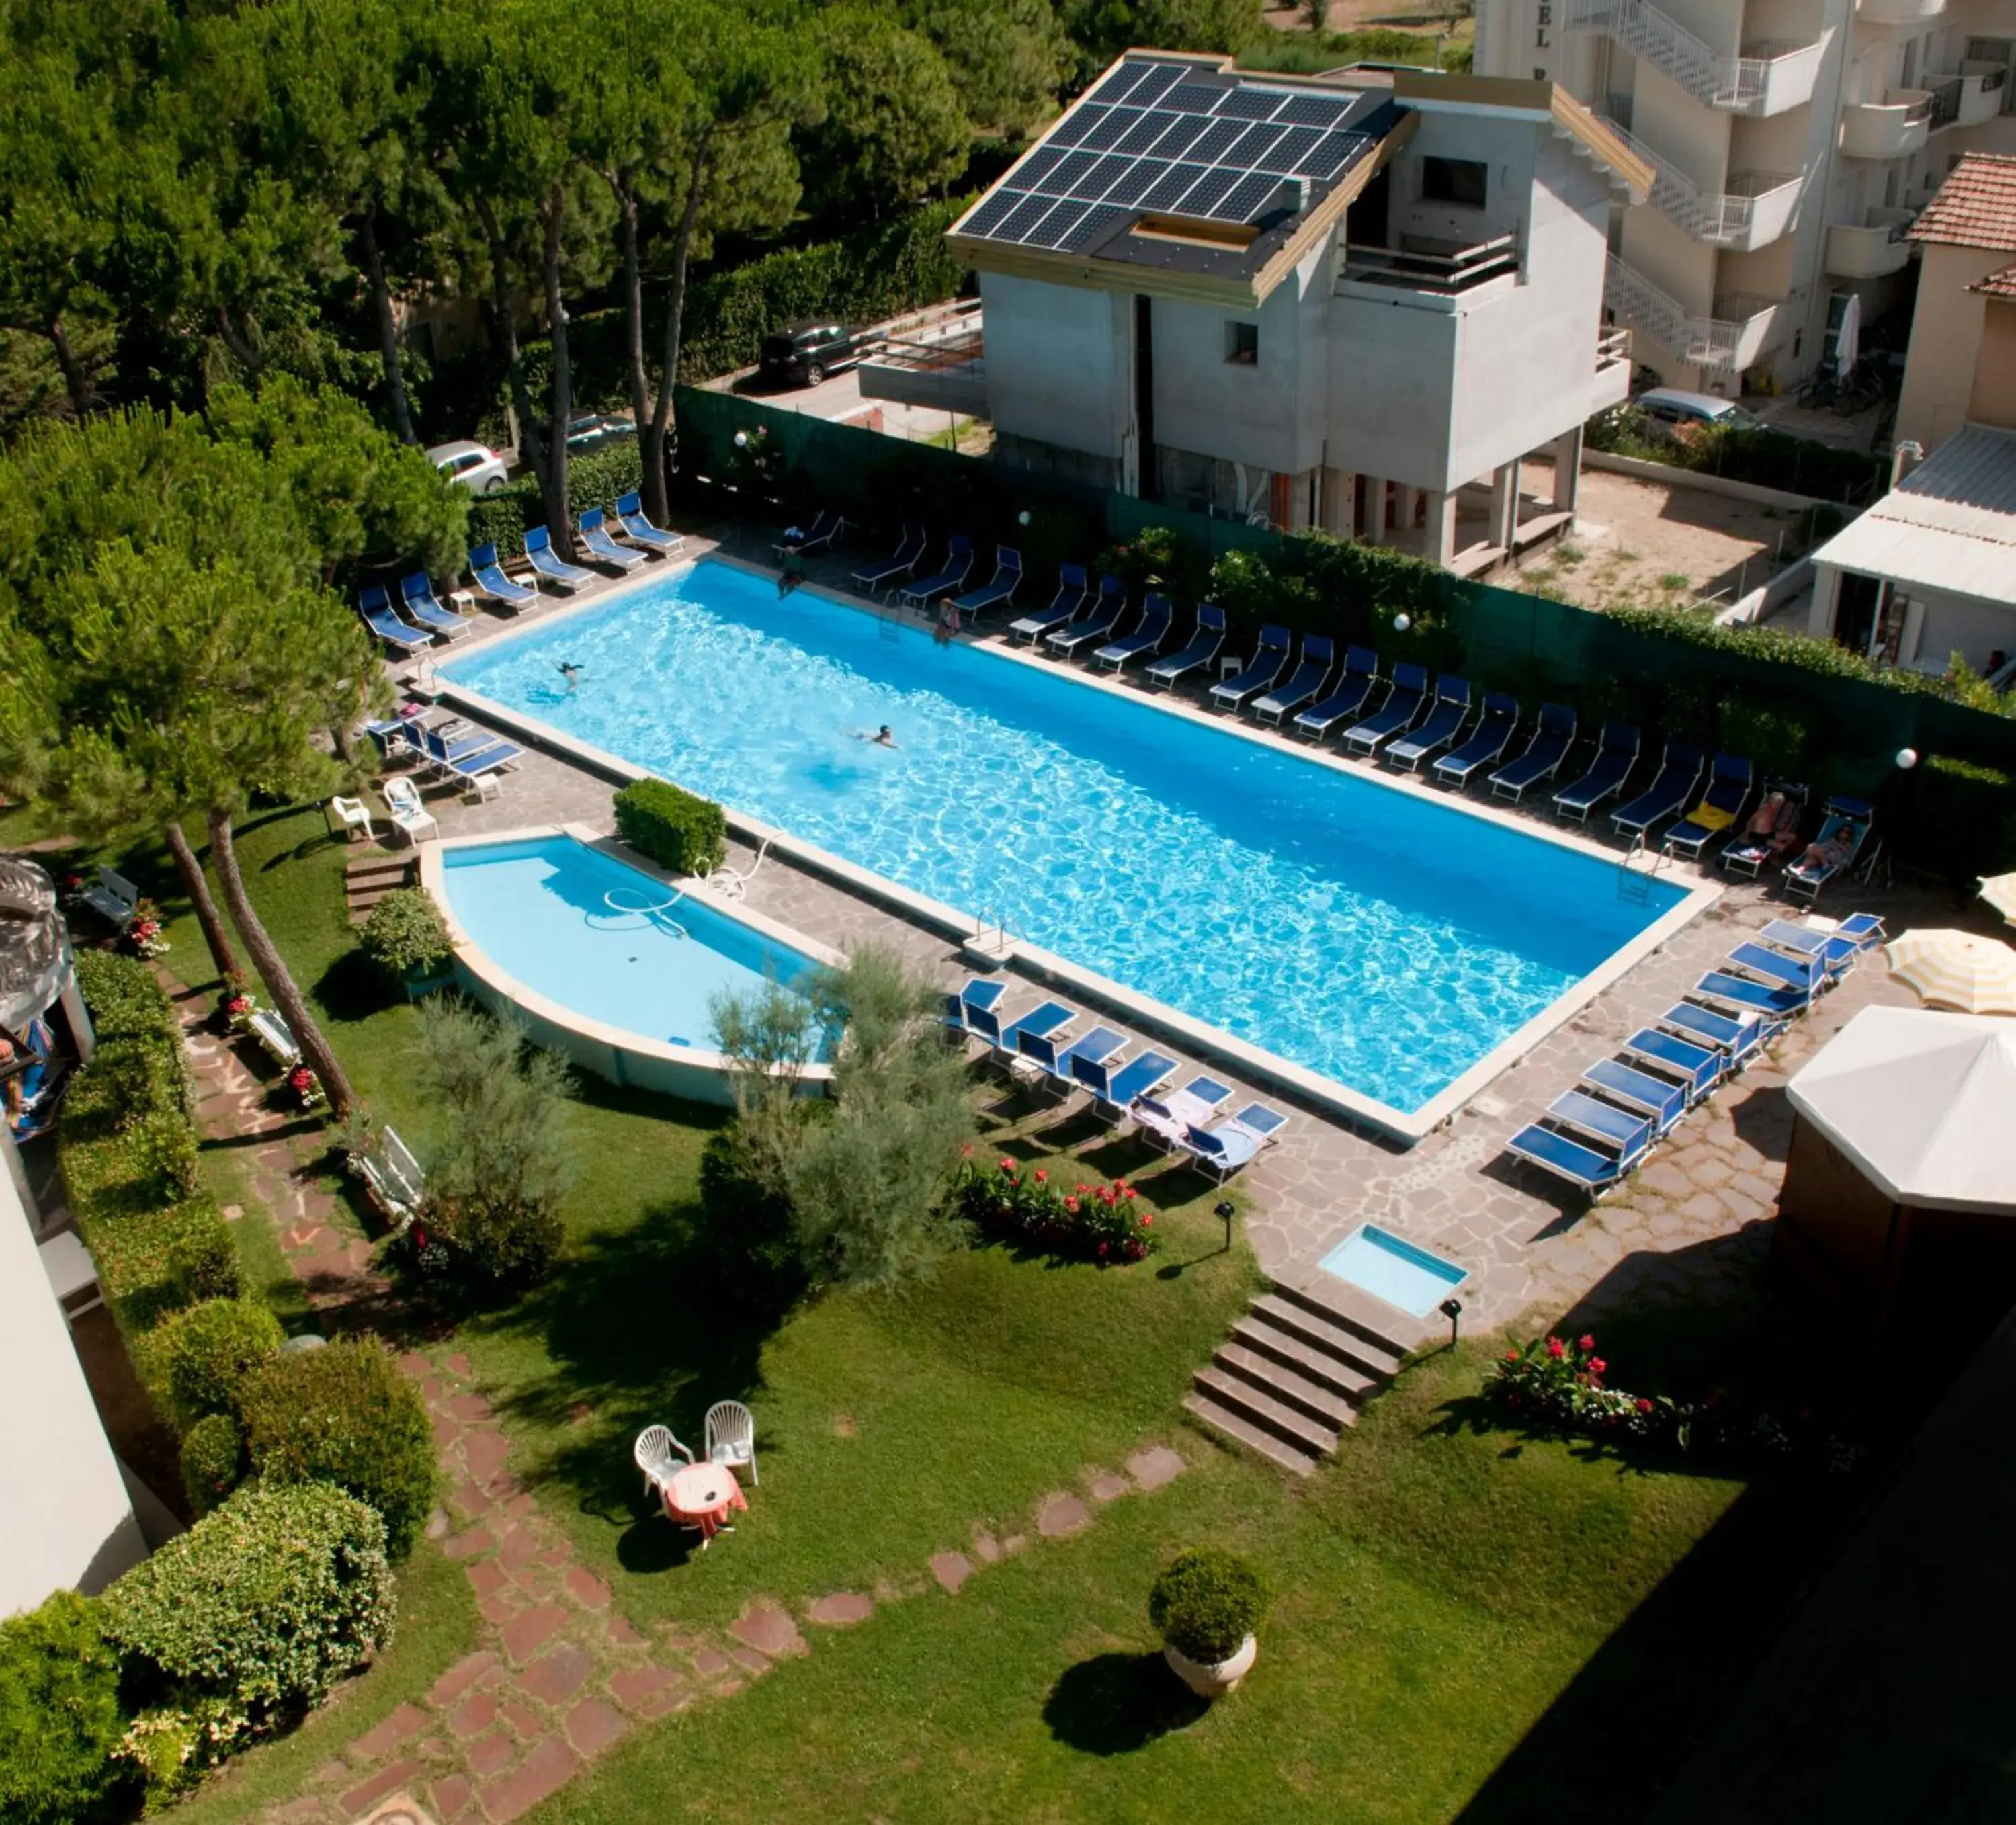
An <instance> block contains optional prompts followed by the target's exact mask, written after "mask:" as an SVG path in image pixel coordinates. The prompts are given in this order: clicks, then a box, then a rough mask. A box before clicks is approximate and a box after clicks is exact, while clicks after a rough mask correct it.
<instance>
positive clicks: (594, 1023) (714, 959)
mask: <svg viewBox="0 0 2016 1825" xmlns="http://www.w3.org/2000/svg"><path fill="white" fill-rule="evenodd" d="M610 848H613V845H610V844H607V841H606V840H605V839H601V838H599V837H596V835H595V833H593V832H592V831H586V830H581V831H576V830H561V829H554V828H548V829H545V830H531V831H520V832H517V833H513V834H510V835H508V836H504V837H477V838H467V839H463V840H461V841H451V842H447V843H438V844H427V845H425V846H423V848H422V849H421V851H420V859H421V881H422V884H423V885H424V886H425V887H427V891H428V892H429V893H430V894H431V895H433V896H434V900H435V902H436V903H437V905H439V906H440V907H441V910H442V911H443V913H445V915H446V916H447V918H448V925H449V930H450V934H451V935H452V937H453V938H454V939H455V962H456V965H457V969H458V973H459V974H460V976H461V977H462V979H463V982H464V984H465V985H466V986H467V987H469V988H472V989H473V990H474V992H476V993H477V995H479V996H480V997H481V999H483V1000H484V1001H485V1002H488V1003H489V1004H490V1005H491V1006H493V1007H496V1008H499V1009H500V1010H502V1009H506V1008H509V1009H510V1010H515V1012H516V1013H517V1015H518V1017H520V1019H521V1020H524V1023H525V1024H527V1026H528V1027H529V1028H531V1032H532V1035H533V1037H534V1038H536V1039H538V1040H539V1041H540V1042H542V1044H545V1045H550V1046H556V1048H558V1049H560V1050H561V1051H563V1052H564V1053H567V1055H568V1056H570V1057H571V1058H572V1059H574V1061H575V1062H576V1063H577V1064H581V1065H583V1066H585V1067H586V1068H588V1069H589V1070H591V1071H596V1072H598V1073H599V1074H601V1075H602V1076H604V1077H607V1078H610V1079H611V1080H612V1081H614V1082H617V1083H620V1084H637V1085H643V1087H645V1088H646V1089H661V1090H666V1091H669V1092H672V1093H674V1094H675V1095H679V1096H691V1097H693V1098H695V1099H697V1100H702V1101H706V1102H715V1103H725V1102H727V1101H728V1100H729V1092H728V1083H727V1078H726V1076H725V1067H724V1065H723V1063H722V1060H721V1058H720V1056H719V1055H718V1053H717V1052H716V1050H715V1035H714V1016H713V1013H712V1003H713V1001H714V998H715V996H716V995H719V994H722V993H723V992H746V991H747V990H749V989H751V988H757V987H760V986H761V984H762V983H763V982H764V981H766V980H772V979H773V980H775V981H779V982H781V983H783V984H784V985H785V986H786V987H787V988H788V987H793V986H795V985H797V984H799V983H800V982H801V981H803V980H804V979H805V977H807V976H808V975H809V974H811V973H812V970H814V969H815V968H816V967H817V966H818V965H819V964H820V963H830V962H833V961H835V960H837V959H835V958H834V956H833V953H832V952H830V951H827V950H826V949H825V948H824V947H823V946H819V945H814V944H812V941H810V940H809V939H807V938H802V937H801V936H799V935H798V934H795V933H790V932H787V931H785V930H783V927H779V926H778V925H776V924H775V923H773V922H772V921H770V920H765V919H760V918H758V916H756V915H754V914H753V913H748V912H747V911H745V910H744V909H740V908H733V909H731V908H730V907H729V906H728V905H725V904H724V903H723V902H722V900H721V899H720V898H718V896H716V895H712V894H709V893H707V892H706V891H705V890H704V889H700V888H696V887H693V886H692V885H690V884H686V885H685V886H683V887H682V886H678V885H674V884H670V883H668V882H667V881H665V880H663V879H662V878H661V877H659V876H657V875H655V874H653V873H647V872H646V870H644V869H641V868H636V867H633V866H631V865H630V864H629V863H628V862H625V861H623V860H622V859H621V858H620V857H619V856H617V855H614V854H611V853H610ZM819 1075H820V1076H821V1077H822V1078H823V1076H824V1075H825V1067H823V1065H822V1066H820V1067H819Z"/></svg>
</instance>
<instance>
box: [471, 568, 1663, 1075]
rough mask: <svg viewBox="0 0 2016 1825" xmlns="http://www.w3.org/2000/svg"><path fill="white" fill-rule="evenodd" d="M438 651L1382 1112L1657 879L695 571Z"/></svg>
mask: <svg viewBox="0 0 2016 1825" xmlns="http://www.w3.org/2000/svg"><path fill="white" fill-rule="evenodd" d="M563 659H566V660H571V661H574V662H576V663H578V664H580V665H581V667H582V668H584V669H583V673H582V676H581V681H580V684H579V687H578V689H577V690H576V691H574V693H567V691H566V690H564V689H563V688H562V686H561V682H560V677H559V675H558V673H557V671H556V664H557V662H558V661H560V660H563ZM441 671H442V674H443V675H445V676H446V677H448V678H450V679H453V680H454V682H456V683H457V684H458V685H460V686H463V687H464V688H466V689H470V690H472V691H474V692H477V693H480V694H481V695H482V696H484V697H488V698H490V699H491V700H493V701H495V702H497V703H500V704H507V705H509V706H510V707H513V708H514V709H516V710H517V711H521V712H523V713H524V714H526V715H531V716H535V717H537V718H539V719H540V720H541V721H542V722H545V723H546V724H548V725H550V726H552V727H553V728H555V729H559V730H560V731H562V732H563V733H566V734H567V735H571V736H574V737H576V738H577V739H578V740H583V741H587V742H590V743H593V744H594V745H596V747H600V748H603V749H604V750H606V751H608V752H610V753H612V754H619V755H621V756H622V757H623V758H625V759H627V760H629V761H634V762H635V763H636V764H638V765H640V766H644V767H648V768H650V769H651V770H652V771H653V772H657V773H661V774H663V775H664V776H666V777H667V778H668V779H675V780H677V781H679V783H680V784H682V785H683V786H686V787H689V788H690V789H691V790H694V791H696V792H701V793H704V794H707V796H708V797H712V798H715V799H718V800H719V801H722V803H724V804H725V805H729V806H732V807H733V808H736V809H737V810H740V811H742V812H746V813H747V814H748V815H751V816H752V817H754V818H758V819H761V820H763V821H765V822H766V823H772V824H775V825H777V826H779V827H781V828H783V829H784V830H789V831H790V832H791V833H793V834H794V835H796V836H797V837H801V838H803V839H804V840H805V841H808V842H812V843H815V844H819V846H820V847H821V848H824V849H826V850H828V851H830V852H832V853H833V854H834V855H839V856H841V857H843V858H844V859H847V860H848V861H850V862H855V863H856V864H858V865H859V866H862V867H864V868H867V869H873V870H874V871H875V872H876V873H879V874H881V875H883V876H885V877H887V878H888V879H890V880H895V881H896V882H898V883H900V884H902V885H903V886H905V887H910V888H913V889H914V890H916V891H919V892H921V893H924V894H928V895H931V896H932V897H934V898H937V899H939V900H941V901H944V902H946V903H948V904H949V905H952V906H956V907H958V908H959V909H961V910H962V911H964V912H967V913H972V914H974V915H976V916H995V917H1002V918H1005V919H1006V922H1007V923H1008V925H1009V927H1010V930H1013V931H1014V932H1016V933H1017V934H1020V935H1021V936H1023V937H1025V938H1028V939H1030V940H1031V941H1034V942H1035V943H1037V944H1039V945H1043V946H1044V947H1046V948H1048V949H1050V950H1053V951H1055V952H1058V953H1060V955H1062V956H1067V957H1069V958H1071V959H1072V960H1073V961H1074V962H1075V963H1079V964H1081V965H1082V966H1085V967H1087V968H1089V969H1093V970H1098V971H1100V973H1101V974H1104V975H1106V976H1108V977H1111V978H1112V979H1113V980H1114V981H1117V982H1119V983H1121V984H1125V986H1127V987H1129V988H1133V989H1136V990H1137V991H1139V992H1142V993H1144V994H1147V995H1154V996H1156V997H1157V998H1158V999H1161V1000H1162V1001H1165V1002H1168V1003H1169V1004H1170V1005H1172V1006H1175V1007H1176V1008H1179V1009H1180V1010H1183V1012H1185V1013H1189V1014H1190V1015H1192V1016H1193V1017H1197V1018H1198V1019H1200V1020H1204V1021H1207V1022H1208V1023H1210V1024H1212V1025H1214V1026H1216V1027H1219V1028H1222V1029H1223V1030H1225V1031H1228V1032H1230V1033H1233V1034H1236V1035H1238V1036H1239V1037H1240V1038H1244V1039H1245V1040H1247V1041H1248V1042H1251V1043H1252V1044H1255V1045H1257V1046H1264V1047H1265V1048H1266V1049H1268V1050H1269V1051H1271V1052H1273V1053H1276V1054H1278V1055H1279V1056H1281V1057H1283V1058H1287V1059H1289V1060H1292V1061H1294V1063H1296V1064H1300V1065H1303V1066H1305V1067H1308V1068H1309V1069H1310V1070H1312V1071H1316V1072H1319V1073H1320V1074H1324V1075H1326V1076H1328V1077H1330V1078H1334V1079H1335V1080H1337V1082H1341V1083H1344V1084H1346V1085H1350V1086H1351V1087H1352V1088H1353V1089H1356V1090H1359V1091H1360V1092H1363V1093H1364V1094H1366V1095H1369V1096H1374V1097H1377V1098H1378V1099H1379V1100H1381V1101H1383V1102H1384V1103H1388V1105H1390V1106H1391V1107H1395V1108H1397V1109H1399V1110H1409V1111H1411V1110H1415V1109H1417V1108H1419V1107H1420V1106H1421V1105H1422V1104H1423V1103H1425V1102H1426V1101H1427V1100H1428V1099H1429V1098H1430V1097H1431V1096H1434V1095H1435V1093H1436V1092H1438V1091H1439V1090H1441V1089H1444V1088H1445V1087H1446V1086H1447V1085H1449V1083H1450V1082H1452V1081H1453V1080H1454V1079H1455V1078H1456V1077H1458V1076H1460V1074H1462V1073H1463V1071H1466V1070H1467V1069H1468V1068H1469V1067H1471V1065H1472V1064H1475V1063H1476V1062H1477V1061H1478V1060H1479V1059H1480V1058H1481V1057H1482V1056H1484V1054H1485V1053H1487V1052H1488V1051H1489V1050H1490V1049H1492V1047H1493V1046H1496V1045H1497V1044H1498V1043H1499V1042H1500V1041H1501V1040H1503V1039H1504V1038H1506V1037H1507V1035H1510V1033H1512V1032H1513V1031H1514V1030H1516V1029H1517V1028H1518V1027H1520V1026H1521V1025H1522V1024H1524V1023H1525V1021H1527V1020H1529V1019H1531V1018H1532V1017H1533V1016H1534V1015H1535V1014H1536V1013H1539V1012H1540V1011H1541V1010H1543V1008H1545V1007H1546V1006H1547V1005H1548V1003H1549V1002H1552V1001H1553V1000H1554V999H1556V998H1557V997H1558V996H1559V995H1561V994H1562V993H1563V992H1564V991H1565V990H1566V989H1567V988H1568V987H1569V985H1570V984H1571V983H1573V982H1574V981H1575V980H1576V979H1578V978H1579V977H1582V976H1584V975H1586V974H1588V973H1589V970H1592V969H1593V968H1594V967H1595V966H1597V964H1598V963H1600V962H1602V961H1603V959H1605V958H1606V957H1607V956H1609V955H1610V954H1611V952H1614V951H1615V950H1616V949H1617V948H1618V947H1619V946H1620V945H1623V944H1625V942H1627V941H1629V939H1630V938H1633V937H1634V936H1635V935H1636V934H1637V933H1638V932H1640V931H1641V930H1643V928H1644V927H1646V926H1647V925H1648V924H1650V923H1652V922H1653V921H1654V920H1656V919H1658V917H1659V916H1661V914H1662V913H1665V911H1667V910H1668V909H1669V908H1670V907H1671V906H1672V905H1673V904H1674V903H1675V902H1676V901H1677V900H1678V899H1679V898H1680V896H1681V890H1680V889H1679V888H1678V887H1676V886H1674V885H1672V884H1669V883H1665V882H1653V883H1647V882H1645V881H1644V880H1643V878H1642V877H1640V879H1639V880H1637V881H1636V882H1635V883H1634V884H1633V885H1634V888H1635V890H1636V893H1637V895H1639V896H1640V897H1638V898H1625V897H1622V896H1621V895H1620V893H1619V891H1618V888H1619V877H1618V870H1617V869H1616V868H1615V866H1612V865H1611V864H1610V863H1608V862H1604V861H1602V860H1600V859H1597V858H1595V857H1592V856H1589V855H1583V854H1581V853H1579V852H1578V851H1574V850H1571V849H1568V848H1564V847H1562V846H1561V845H1560V844H1553V843H1550V842H1547V841H1543V840H1542V839H1540V838H1539V837H1531V836H1528V835H1526V834H1525V833H1522V832H1521V831H1520V830H1517V829H1514V828H1510V827H1507V826H1502V825H1499V824H1496V823H1491V822H1489V821H1487V820H1485V819H1481V818H1476V817H1473V816H1471V815H1467V814H1466V813H1464V812H1460V811H1459V810H1456V809H1455V808H1450V807H1445V806H1442V805H1437V804H1435V803H1433V802H1431V801H1422V800H1420V799H1419V798H1417V797H1414V796H1413V795H1411V794H1406V793H1402V792H1396V791H1393V790H1390V789H1388V788H1386V787H1382V786H1380V785H1378V784H1377V783H1373V781H1371V780H1369V779H1363V778H1359V777H1355V776H1353V775H1352V773H1349V772H1339V771H1337V770H1336V769H1331V768H1327V767H1323V766H1319V765H1316V764H1315V763H1314V762H1312V761H1308V760H1305V759H1303V758H1300V757H1299V756H1298V755H1295V754H1287V753H1282V752H1279V751H1275V750H1273V749H1271V748H1269V747H1265V746H1263V745H1262V744H1260V743H1255V742H1250V741H1245V740H1240V739H1239V738H1238V737H1237V736H1234V735H1232V734H1230V733H1223V732H1221V731H1219V730H1217V729H1211V728H1201V727H1199V726H1197V725H1196V724H1194V723H1193V722H1190V721H1188V720H1186V719H1185V718H1182V717H1178V716H1172V715H1168V714H1167V713H1166V712H1165V711H1161V710H1159V709H1157V708H1156V707H1154V705H1153V704H1151V703H1150V702H1147V701H1142V702H1131V701H1127V700H1115V699H1114V697H1111V696H1110V695H1108V694H1107V693H1101V692H1096V691H1093V690H1090V689H1087V688H1085V686H1082V685H1080V684H1078V683H1077V682H1075V681H1074V680H1073V679H1072V678H1071V676H1069V675H1067V674H1066V673H1065V671H1064V670H1063V668H1055V669H1053V668H1049V667H1047V666H1046V667H1044V668H1041V669H1038V668H1031V667H1030V666H1028V665H1025V664H1019V663H1017V661H1013V660H1011V659H1008V658H1004V657H1002V656H1001V655H999V654H998V653H992V652H989V651H988V650H985V648H981V647H974V646H961V645H956V644H954V645H950V646H939V645H938V644H937V643H935V642H934V640H933V639H931V635H930V634H929V632H927V630H925V629H924V628H923V627H921V626H920V625H915V624H912V625H902V624H900V623H899V622H898V621H896V620H895V619H894V618H889V617H877V616H874V615H872V614H863V613H862V612H860V611H859V610H854V609H850V608H847V607H842V606H840V605H838V604H836V603H832V602H830V601H827V600H824V599H821V598H820V597H819V596H816V595H815V594H814V593H812V592H811V591H809V590H801V591H798V592H796V593H794V595H792V596H788V597H787V598H786V599H784V600H783V601H781V602H780V601H779V600H778V599H777V596H776V589H775V587H774V585H772V583H770V582H769V581H767V580H766V579H765V578H761V577H758V576H754V575H751V574H749V573H747V572H745V571H739V570H737V569H736V568H735V567H733V566H731V565H728V564H724V563H711V562H706V561H703V562H701V563H699V564H697V565H695V566H693V567H692V568H691V569H690V570H688V571H682V572H679V573H675V574H672V575H670V576H668V577H667V578H664V580H663V581H661V582H659V583H658V584H657V585H655V586H653V587H650V588H646V589H641V590H639V591H637V592H633V593H632V594H630V595H628V596H621V597H618V598H617V599H615V600H614V601H612V602H610V603H609V604H608V605H607V607H603V608H600V609H589V610H584V611H583V612H582V613H581V614H578V615H575V616H571V617H568V618H567V619H566V620H565V621H556V622H555V623H553V625H550V626H549V627H546V628H539V629H537V630H534V631H531V632H527V634H525V635H523V636H520V637H518V638H514V639H509V640H505V641H502V642H499V643H495V644H494V645H492V646H489V647H488V648H487V649H484V648H479V649H477V650H475V651H473V652H471V653H468V654H467V655H466V656H465V657H460V658H458V659H456V660H455V661H452V662H450V663H449V664H445V665H444V666H443V667H442V668H441ZM884 723H887V724H888V725H890V726H891V729H893V730H894V731H895V736H896V739H897V740H898V743H900V745H899V746H898V747H895V748H894V749H890V748H884V747H876V746H874V745H873V744H872V743H869V742H866V741H864V740H860V739H859V735H860V734H861V733H862V732H872V731H873V730H874V729H877V728H878V727H879V726H880V725H882V724H884Z"/></svg>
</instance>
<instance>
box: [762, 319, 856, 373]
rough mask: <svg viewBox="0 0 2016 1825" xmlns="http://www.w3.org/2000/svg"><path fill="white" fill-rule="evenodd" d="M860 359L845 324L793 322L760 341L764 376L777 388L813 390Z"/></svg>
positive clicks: (773, 331) (852, 335)
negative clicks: (786, 327)
mask: <svg viewBox="0 0 2016 1825" xmlns="http://www.w3.org/2000/svg"><path fill="white" fill-rule="evenodd" d="M860 359H861V349H860V344H859V342H858V341H857V340H855V334H854V332H853V331H852V330H851V329H848V326H846V325H845V324H844V323H832V322H805V323H794V324H792V325H791V326H790V328H789V329H776V330H772V332H771V333H770V334H769V335H768V336H766V337H764V338H763V358H762V364H761V365H762V371H763V377H764V379H765V380H769V381H770V382H772V383H773V384H776V385H779V386H787V387H816V386H817V385H818V384H819V382H820V381H822V380H824V379H825V378H826V376H827V375H829V374H837V373H839V372H840V371H841V369H843V368H851V367H853V366H855V365H857V364H858V363H859V361H860Z"/></svg>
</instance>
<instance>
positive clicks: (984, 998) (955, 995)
mask: <svg viewBox="0 0 2016 1825" xmlns="http://www.w3.org/2000/svg"><path fill="white" fill-rule="evenodd" d="M1007 992H1008V984H1006V982H1004V981H1002V980H1001V979H1000V978H999V977H998V976H974V977H968V978H967V984H966V986H965V987H964V988H957V989H952V990H949V991H948V992H947V993H946V995H945V1033H946V1035H947V1037H949V1038H957V1039H959V1041H961V1042H964V1041H966V1040H967V1039H969V1038H971V1037H972V1036H973V1029H972V1028H971V1027H970V1026H969V1025H968V1024H967V1018H966V1007H967V1002H973V1003H974V1005H975V1006H978V1007H981V1008H983V1009H985V1010H989V1011H992V1010H993V1009H995V1008H996V1007H998V1006H1000V1003H1001V998H1002V996H1003V995H1006V993H1007Z"/></svg>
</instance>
